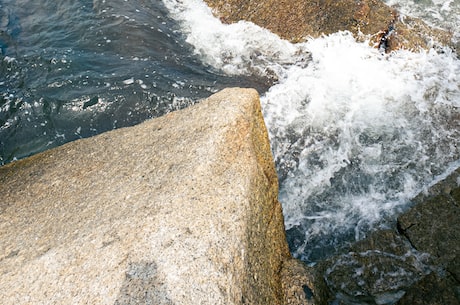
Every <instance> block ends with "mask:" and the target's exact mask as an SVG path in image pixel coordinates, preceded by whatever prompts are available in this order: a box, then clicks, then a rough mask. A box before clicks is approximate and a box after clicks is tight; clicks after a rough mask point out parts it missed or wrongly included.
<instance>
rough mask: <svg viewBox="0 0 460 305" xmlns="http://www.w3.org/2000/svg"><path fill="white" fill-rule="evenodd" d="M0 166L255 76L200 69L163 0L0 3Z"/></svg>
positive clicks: (258, 82)
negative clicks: (235, 76)
mask: <svg viewBox="0 0 460 305" xmlns="http://www.w3.org/2000/svg"><path fill="white" fill-rule="evenodd" d="M0 51H1V53H0V164H1V163H7V162H10V161H11V160H13V159H16V158H22V157H25V156H28V155H30V154H33V153H36V152H38V151H42V150H44V149H48V148H51V147H54V146H57V145H60V144H63V143H65V142H68V141H72V140H74V139H77V138H80V137H88V136H91V135H95V134H98V133H101V132H103V131H106V130H110V129H113V128H118V127H122V126H130V125H134V124H136V123H139V122H141V121H143V120H145V119H147V118H151V117H156V116H159V115H162V114H164V113H166V112H168V111H171V110H175V109H179V108H182V107H185V106H187V105H190V104H191V103H193V102H194V101H195V100H197V99H200V98H203V97H207V96H209V95H210V94H212V93H213V92H216V91H218V90H220V89H222V88H224V87H228V86H242V85H243V84H244V85H247V86H251V87H256V88H258V89H259V90H261V91H263V90H264V88H266V86H267V84H266V83H265V81H264V80H263V79H262V78H260V77H259V78H254V77H251V78H249V77H243V78H241V77H239V78H234V77H231V76H226V75H224V73H222V72H220V71H218V70H216V69H213V68H212V67H209V66H205V65H203V63H202V62H201V61H200V60H198V59H197V57H196V56H195V55H194V54H193V52H192V46H190V45H189V44H188V43H186V42H185V41H184V36H183V34H182V33H181V31H180V28H179V27H178V25H177V22H176V21H175V20H173V19H171V17H170V16H169V14H168V11H167V9H166V8H165V7H164V6H163V4H162V2H161V1H141V0H138V1H133V0H130V1H123V0H115V1H104V0H100V1H99V0H94V1H70V0H57V1H55V0H52V1H51V0H49V1H48V0H34V1H31V0H29V1H25V0H14V1H11V0H4V1H2V2H0Z"/></svg>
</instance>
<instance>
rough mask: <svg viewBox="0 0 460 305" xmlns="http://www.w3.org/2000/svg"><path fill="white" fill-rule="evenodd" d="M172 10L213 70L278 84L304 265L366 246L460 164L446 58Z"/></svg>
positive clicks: (453, 79)
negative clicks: (372, 233) (367, 238)
mask: <svg viewBox="0 0 460 305" xmlns="http://www.w3.org/2000/svg"><path fill="white" fill-rule="evenodd" d="M163 1H164V3H165V5H166V7H167V8H168V9H169V10H170V12H171V15H172V16H173V17H174V18H175V19H176V20H178V21H179V22H180V23H181V25H182V28H183V32H184V34H185V35H187V42H188V43H190V44H191V45H192V46H193V47H194V48H195V52H196V54H197V55H198V56H199V57H200V58H201V60H202V61H203V62H204V63H206V64H207V65H210V66H211V67H213V68H214V69H218V70H219V71H222V72H224V73H228V74H232V75H238V74H249V73H259V74H264V73H268V74H275V76H276V79H278V82H277V84H275V85H274V86H273V87H271V88H270V89H269V91H268V92H266V93H265V94H264V95H263V96H262V97H261V103H262V108H263V114H264V117H265V120H266V124H267V127H268V129H269V135H270V139H271V144H272V150H273V153H274V157H275V159H276V163H277V169H278V173H279V176H280V201H281V202H282V204H283V210H284V215H285V222H286V228H287V229H288V230H290V229H296V230H298V231H299V232H301V235H303V237H302V238H301V240H300V242H297V244H296V246H295V247H296V249H294V252H295V253H294V254H296V255H297V256H299V257H301V258H304V259H305V260H310V259H312V258H311V257H310V255H311V252H312V251H315V248H321V247H324V246H330V244H334V243H336V242H337V240H340V239H341V238H343V236H345V235H346V236H348V237H350V236H353V238H357V239H359V238H362V236H364V235H365V233H366V232H367V231H368V230H369V229H370V228H372V227H373V226H375V225H377V224H378V223H381V222H382V219H385V218H388V217H390V218H391V217H392V216H394V214H395V213H397V212H399V211H401V210H402V209H403V208H404V206H405V205H407V202H408V200H409V199H410V198H411V197H413V196H414V195H416V194H417V193H418V192H419V191H420V190H422V189H423V188H424V187H425V186H426V185H428V184H429V183H430V182H431V181H433V180H434V179H435V177H438V176H439V175H442V174H443V173H444V172H446V171H447V170H448V169H449V166H450V165H451V164H454V163H456V162H458V160H459V159H460V148H459V147H458V146H459V145H458V144H459V143H458V139H459V138H460V126H459V121H460V120H459V117H460V78H459V77H460V62H459V60H458V59H457V58H456V56H455V54H452V52H451V51H450V50H449V49H445V50H444V52H443V53H437V52H435V51H434V50H430V51H426V52H419V53H412V52H408V51H398V52H393V53H391V54H388V55H382V54H381V53H380V52H379V51H378V50H376V49H373V48H371V47H369V45H368V43H366V42H364V43H358V42H356V41H355V39H354V38H353V37H352V35H351V34H350V33H347V32H340V33H336V34H333V35H330V36H327V37H321V38H318V39H311V40H309V41H307V42H305V43H301V44H291V43H289V42H287V41H285V40H281V39H279V38H278V37H277V36H275V35H273V34H271V33H270V32H268V31H266V30H264V29H261V28H259V27H257V26H255V25H253V24H251V23H248V22H239V23H237V24H233V25H223V24H222V23H221V22H220V21H219V20H218V19H216V18H214V17H213V16H212V14H211V11H210V9H209V8H208V7H207V6H206V5H204V4H203V2H202V1H201V0H182V1H174V0H163ZM445 7H446V8H445V10H447V8H448V7H451V6H448V5H446V6H445ZM341 236H342V237H341ZM318 251H319V252H321V251H322V250H318ZM313 256H314V255H313Z"/></svg>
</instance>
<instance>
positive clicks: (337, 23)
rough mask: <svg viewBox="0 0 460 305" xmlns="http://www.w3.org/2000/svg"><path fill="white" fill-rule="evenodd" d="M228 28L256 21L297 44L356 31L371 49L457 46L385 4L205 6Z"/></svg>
mask: <svg viewBox="0 0 460 305" xmlns="http://www.w3.org/2000/svg"><path fill="white" fill-rule="evenodd" d="M205 2H206V3H207V4H208V5H209V6H210V7H211V8H212V9H213V10H214V13H215V14H216V15H217V16H219V17H220V18H221V20H222V21H223V22H226V23H232V22H237V21H239V20H246V21H251V22H253V23H255V24H257V25H259V26H261V27H264V28H266V29H269V30H270V31H272V32H274V33H276V34H278V35H279V36H280V37H282V38H284V39H287V40H289V41H291V42H301V41H304V40H305V39H306V38H308V37H319V36H321V35H323V34H326V35H327V34H331V33H335V32H338V31H345V30H346V31H350V32H352V33H354V34H355V36H356V37H357V38H358V39H363V38H364V36H366V35H371V36H372V38H371V44H373V45H374V46H376V47H380V48H382V49H384V50H386V51H387V52H388V51H391V50H395V49H400V48H405V49H418V48H427V47H429V46H430V45H431V44H432V38H433V37H434V38H435V39H437V40H438V41H439V42H440V43H441V44H451V39H452V36H451V34H450V33H448V32H445V31H441V30H437V29H434V28H431V27H429V26H427V25H426V24H425V23H423V22H422V21H421V20H419V19H415V18H409V17H405V18H404V19H402V18H400V16H399V13H398V12H397V11H396V10H395V9H393V8H391V7H389V6H387V5H386V4H384V3H383V2H382V1H379V0H359V1H356V0H320V1H318V0H302V1H279V0H264V1H259V0H205Z"/></svg>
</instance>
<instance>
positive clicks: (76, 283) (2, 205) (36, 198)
mask: <svg viewBox="0 0 460 305" xmlns="http://www.w3.org/2000/svg"><path fill="white" fill-rule="evenodd" d="M0 188H1V191H0V300H1V303H2V304H5V305H6V304H15V305H17V304H138V303H140V304H213V305H216V304H243V303H244V304H280V303H281V302H282V299H283V293H282V291H281V283H280V275H279V272H280V269H281V266H282V261H283V260H284V259H285V258H287V257H289V252H288V248H287V243H286V240H285V235H284V234H285V233H284V227H283V218H282V213H281V206H280V204H279V202H278V201H277V194H278V185H277V177H276V173H275V169H274V164H273V161H272V155H271V152H270V148H269V142H268V137H267V131H266V128H265V125H264V121H263V118H262V115H261V112H260V103H259V98H258V95H257V92H256V91H255V90H252V89H238V88H235V89H226V90H224V91H222V92H220V93H217V94H215V95H213V96H212V97H210V98H209V99H207V100H204V101H201V102H200V103H198V104H196V105H194V106H192V107H190V108H188V109H185V110H182V111H178V112H174V113H170V114H168V115H166V116H164V117H161V118H158V119H153V120H150V121H147V122H145V123H142V124H140V125H137V126H134V127H130V128H123V129H118V130H114V131H111V132H107V133H104V134H101V135H99V136H96V137H93V138H89V139H83V140H79V141H75V142H71V143H68V144H66V145H64V146H61V147H58V148H56V149H53V150H49V151H46V152H44V153H41V154H38V155H35V156H32V157H30V158H27V159H24V160H20V161H17V162H14V163H11V164H9V165H6V166H3V167H0Z"/></svg>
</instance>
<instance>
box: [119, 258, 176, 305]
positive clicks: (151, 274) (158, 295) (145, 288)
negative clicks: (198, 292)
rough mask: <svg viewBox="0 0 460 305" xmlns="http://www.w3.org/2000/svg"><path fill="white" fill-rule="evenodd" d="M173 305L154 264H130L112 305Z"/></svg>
mask: <svg viewBox="0 0 460 305" xmlns="http://www.w3.org/2000/svg"><path fill="white" fill-rule="evenodd" d="M131 304H149V305H150V304H152V305H160V304H161V305H174V303H173V302H172V301H171V299H170V298H169V296H168V291H167V287H166V286H165V284H164V283H163V281H162V278H161V275H159V274H158V269H157V266H156V264H155V263H154V262H139V263H130V264H129V266H128V270H127V271H126V274H125V279H124V281H123V284H122V286H121V288H120V292H119V294H118V297H117V300H116V301H115V303H114V305H131Z"/></svg>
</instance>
